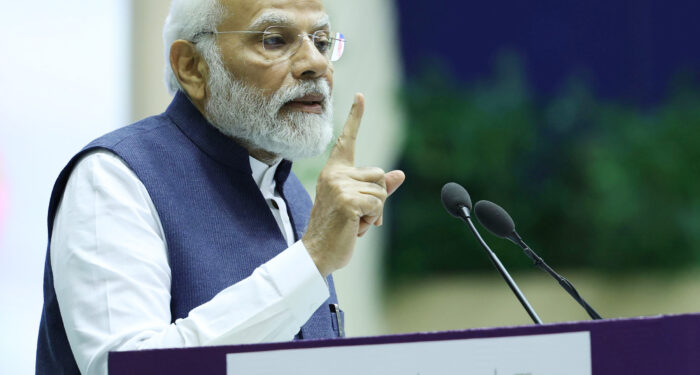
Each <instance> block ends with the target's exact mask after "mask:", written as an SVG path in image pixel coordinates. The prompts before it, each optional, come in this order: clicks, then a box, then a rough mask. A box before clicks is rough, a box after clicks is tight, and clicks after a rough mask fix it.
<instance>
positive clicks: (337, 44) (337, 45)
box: [329, 33, 345, 61]
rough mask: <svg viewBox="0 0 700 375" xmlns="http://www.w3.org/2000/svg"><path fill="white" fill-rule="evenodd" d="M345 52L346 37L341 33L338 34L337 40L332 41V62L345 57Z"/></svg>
mask: <svg viewBox="0 0 700 375" xmlns="http://www.w3.org/2000/svg"><path fill="white" fill-rule="evenodd" d="M344 51H345V35H343V34H341V33H336V34H335V38H333V39H332V43H331V45H330V57H329V59H330V60H331V61H338V60H340V58H341V57H342V56H343V52H344Z"/></svg>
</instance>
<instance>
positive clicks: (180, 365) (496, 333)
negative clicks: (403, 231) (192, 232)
mask: <svg viewBox="0 0 700 375" xmlns="http://www.w3.org/2000/svg"><path fill="white" fill-rule="evenodd" d="M314 373H318V374H341V375H342V374H358V375H369V374H406V375H416V374H421V375H430V374H440V375H451V374H460V375H461V374H484V375H494V374H495V375H549V374H552V375H554V374H569V375H576V374H582V375H583V374H594V375H604V374H605V375H607V374H610V375H613V374H615V375H620V374H634V375H652V374H653V375H660V374H663V375H686V374H688V375H690V374H700V314H687V315H671V316H656V317H640V318H632V319H608V320H599V321H582V322H570V323H559V324H545V325H541V326H535V325H532V326H518V327H502V328H482V329H470V330H464V331H449V332H431V333H415V334H402V335H391V336H377V337H357V338H344V339H333V340H309V341H294V342H284V343H270V344H252V345H238V346H217V347H198V348H185V349H159V350H143V351H131V352H111V353H110V354H109V374H110V375H127V374H128V375H140V374H144V375H145V374H148V375H154V374H169V375H181V374H182V375H184V374H212V375H228V374H304V375H313V374H314Z"/></svg>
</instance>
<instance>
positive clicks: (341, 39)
mask: <svg viewBox="0 0 700 375" xmlns="http://www.w3.org/2000/svg"><path fill="white" fill-rule="evenodd" d="M272 28H285V29H291V28H292V27H289V26H275V25H273V26H268V27H267V28H266V29H265V30H264V31H252V30H231V31H218V30H214V31H202V32H199V33H197V34H195V35H194V37H192V40H193V43H197V42H196V40H197V39H198V38H199V37H201V36H202V35H219V34H262V35H266V34H272V32H270V31H269V30H270V29H272ZM317 33H328V34H329V35H335V37H331V36H329V37H328V41H329V46H328V52H326V53H323V52H321V51H320V50H318V48H317V47H316V45H315V42H316V39H318V38H320V37H319V36H317V35H316V34H317ZM304 40H309V41H311V42H312V43H314V48H316V50H317V51H318V52H319V53H320V54H321V55H323V56H325V57H326V58H327V59H328V61H330V62H335V61H338V60H340V58H341V57H342V56H343V51H344V49H345V43H347V40H345V36H344V35H343V34H341V33H335V34H333V32H331V31H329V30H317V31H314V32H313V33H311V34H309V33H304V32H302V33H299V34H297V39H296V41H295V42H294V44H293V45H292V47H291V48H290V49H289V52H287V53H286V55H285V56H280V57H279V58H278V59H272V60H271V61H276V60H282V59H285V58H289V57H291V56H293V55H294V54H295V53H297V51H299V48H300V47H301V45H302V43H303V42H304ZM338 43H340V44H341V47H339V48H338V47H337V46H338ZM261 44H262V48H263V50H267V49H266V48H265V40H264V39H263V40H262V41H261ZM336 48H338V51H337V52H338V53H337V55H336V51H334V49H336Z"/></svg>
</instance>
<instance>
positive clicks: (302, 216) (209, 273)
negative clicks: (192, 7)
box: [36, 93, 342, 375]
mask: <svg viewBox="0 0 700 375" xmlns="http://www.w3.org/2000/svg"><path fill="white" fill-rule="evenodd" d="M95 149H107V150H110V151H112V152H114V153H116V154H117V155H119V156H120V157H121V158H122V159H123V160H124V161H125V162H126V163H127V164H128V165H129V167H130V168H131V169H132V170H133V171H134V173H135V174H136V175H137V176H138V178H139V179H140V180H141V182H143V184H144V185H145V186H146V190H147V191H148V193H149V195H150V197H151V200H152V201H153V204H154V205H155V207H156V210H157V211H158V215H159V217H160V220H161V224H162V226H163V230H164V233H165V238H166V241H167V244H168V262H169V264H170V268H171V274H172V284H171V291H170V292H171V304H170V310H171V313H172V321H173V322H174V321H175V320H176V319H180V318H185V317H187V315H188V313H189V312H190V310H192V309H194V308H195V307H197V306H199V305H201V304H203V303H205V302H207V301H209V300H210V299H211V298H213V297H214V296H215V295H216V294H217V293H219V292H220V291H221V290H223V289H225V288H227V287H228V286H230V285H232V284H235V283H236V282H238V281H240V280H242V279H244V278H246V277H248V276H250V275H251V274H252V273H253V270H255V268H257V267H258V266H260V265H261V264H263V263H265V262H267V261H268V260H270V259H272V258H273V257H274V256H276V255H277V254H279V253H280V252H281V251H282V250H284V249H286V248H287V243H286V241H285V239H284V237H283V235H282V233H281V232H280V230H279V226H278V225H277V222H276V221H275V219H274V217H273V215H272V213H271V212H270V209H269V208H268V206H267V203H266V202H265V199H264V198H263V196H262V193H261V192H260V189H259V188H258V186H257V185H256V183H255V181H254V180H253V178H252V172H251V169H250V162H249V159H248V157H249V156H248V152H247V151H246V150H245V149H244V148H242V147H241V146H239V145H238V144H237V143H236V142H234V141H233V140H231V139H230V138H228V137H226V136H224V135H223V134H222V133H220V132H219V131H218V130H216V129H215V128H214V127H213V126H212V125H211V124H209V123H208V122H207V121H206V119H204V117H203V116H202V115H201V113H200V112H199V111H198V110H197V109H196V107H194V105H192V103H190V101H189V99H188V98H187V97H186V96H185V95H184V94H182V93H178V94H177V95H176V96H175V98H174V99H173V102H172V103H171V104H170V106H169V107H168V109H167V110H166V112H165V113H163V114H161V115H159V116H154V117H149V118H146V119H144V120H141V121H139V122H137V123H135V124H132V125H130V126H127V127H124V128H121V129H119V130H116V131H114V132H112V133H109V134H107V135H105V136H103V137H101V138H98V139H97V140H95V141H93V142H92V143H90V144H89V145H87V146H86V147H85V148H84V149H83V150H82V151H81V152H79V153H78V154H77V155H76V156H74V157H73V159H71V161H70V162H69V163H68V165H67V166H66V167H65V168H64V169H63V171H62V172H61V174H60V175H59V177H58V179H57V181H56V184H55V185H54V189H53V192H52V195H51V201H50V203H49V213H48V229H49V244H50V241H51V231H52V229H53V220H54V216H55V214H56V209H57V207H58V203H59V202H60V199H61V197H62V195H63V191H64V189H65V186H66V183H67V181H68V177H69V176H70V173H71V171H72V169H73V168H74V166H75V164H76V163H77V162H78V161H79V160H80V158H81V156H83V155H84V154H85V153H87V152H89V151H90V150H95ZM291 167H292V165H291V162H289V161H287V160H284V161H282V163H281V164H280V165H279V167H278V168H277V173H276V175H275V181H276V183H277V189H278V191H279V193H280V195H281V196H282V198H284V200H285V202H286V203H287V206H288V213H289V218H290V220H291V221H292V225H293V227H294V232H295V233H294V234H295V237H296V238H295V239H296V240H299V239H300V238H301V236H302V235H303V234H304V232H305V230H306V225H307V222H308V220H309V215H310V213H311V206H312V202H311V200H310V198H309V196H308V194H307V192H306V190H305V189H304V187H303V186H302V185H301V183H300V182H299V180H298V179H297V178H296V176H295V175H294V173H292V172H291ZM49 257H50V253H49V252H48V250H47V255H46V263H45V271H44V307H43V312H42V316H41V325H40V328H39V340H38V344H37V359H36V373H37V374H53V375H55V374H79V373H80V372H79V370H78V367H77V365H76V363H75V359H74V358H73V354H72V352H71V350H70V346H69V343H68V339H67V337H66V332H65V329H64V327H63V321H62V319H61V314H60V311H59V307H58V301H57V300H56V293H55V291H54V287H53V275H52V270H51V261H50V258H49ZM327 281H328V285H329V288H330V293H331V296H330V298H329V299H328V300H327V301H326V302H325V303H324V304H323V305H321V307H319V308H318V310H316V312H315V313H314V314H313V316H312V317H311V318H310V319H309V321H308V322H307V323H306V324H305V325H304V326H303V327H302V328H301V331H300V332H299V334H298V335H297V339H301V338H303V339H309V338H332V337H338V336H339V332H342V327H338V322H342V319H339V318H338V317H336V316H335V314H336V313H335V309H334V308H333V307H334V306H333V305H334V304H337V297H336V295H335V289H334V287H333V279H332V277H330V276H329V277H328V280H327ZM231 308H235V306H232V307H231ZM341 324H342V323H341ZM339 328H340V329H339Z"/></svg>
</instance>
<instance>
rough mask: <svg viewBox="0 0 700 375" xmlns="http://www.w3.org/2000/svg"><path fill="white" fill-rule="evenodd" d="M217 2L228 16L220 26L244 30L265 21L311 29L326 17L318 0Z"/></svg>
mask: <svg viewBox="0 0 700 375" xmlns="http://www.w3.org/2000/svg"><path fill="white" fill-rule="evenodd" d="M221 3H222V5H224V6H225V7H226V9H227V10H228V16H227V17H226V19H225V20H224V21H223V22H222V23H221V25H220V29H224V28H225V29H227V30H229V29H230V30H245V29H247V28H249V27H250V26H252V25H254V24H259V23H265V22H268V23H275V24H277V23H291V24H293V25H295V26H299V27H303V28H312V27H315V26H320V25H319V23H324V22H327V20H328V16H327V15H326V11H325V9H324V7H323V3H322V2H321V0H222V1H221Z"/></svg>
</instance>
